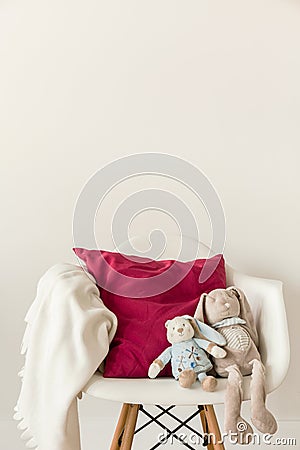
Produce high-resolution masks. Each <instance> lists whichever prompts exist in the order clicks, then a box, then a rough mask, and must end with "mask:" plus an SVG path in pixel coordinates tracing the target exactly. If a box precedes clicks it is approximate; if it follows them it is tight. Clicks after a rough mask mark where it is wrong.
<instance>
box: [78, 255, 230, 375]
mask: <svg viewBox="0 0 300 450" xmlns="http://www.w3.org/2000/svg"><path fill="white" fill-rule="evenodd" d="M73 250H74V252H75V253H76V255H77V256H78V257H79V258H80V259H81V260H83V261H84V262H85V263H86V266H87V269H88V271H89V272H90V273H91V274H92V275H93V276H94V277H95V279H96V281H97V285H98V288H99V291H100V297H101V299H102V300H103V302H104V304H105V305H106V306H107V308H109V309H110V310H111V311H112V312H114V313H115V315H116V316H117V318H118V328H117V332H116V335H115V337H114V339H113V341H112V343H111V346H110V351H109V354H108V355H107V357H106V362H105V370H104V376H105V377H117V378H119V377H121V378H123V377H131V378H144V377H147V374H148V367H149V365H150V364H151V362H152V361H153V360H154V359H155V358H156V357H157V356H158V355H159V354H160V353H161V352H162V351H163V350H164V349H165V348H166V347H168V346H169V345H170V344H169V343H168V341H167V339H166V328H165V325H164V324H165V322H166V321H167V320H168V319H172V318H173V317H175V316H180V315H183V314H189V315H193V314H194V312H195V310H196V307H197V305H198V301H199V297H200V295H201V294H202V293H203V292H209V291H211V290H213V289H216V288H225V287H226V275H225V264H224V259H223V256H222V255H216V256H214V257H212V258H210V259H197V260H195V261H190V262H179V261H174V260H160V261H155V260H151V259H147V258H140V257H137V256H134V257H133V256H127V255H121V254H120V253H114V252H108V251H103V250H86V249H83V248H74V249H73ZM205 262H206V265H205V267H206V268H210V269H211V270H210V272H213V273H212V274H211V275H210V276H209V277H208V279H207V280H206V281H204V282H200V283H199V277H200V274H201V272H202V274H203V267H204V264H205ZM213 269H214V270H213ZM179 280H180V281H179ZM178 281H179V282H178ZM200 281H201V280H200ZM160 376H171V368H170V365H167V366H166V367H165V368H164V370H163V371H162V372H161V373H160Z"/></svg>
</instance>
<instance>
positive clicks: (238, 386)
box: [149, 287, 277, 444]
mask: <svg viewBox="0 0 300 450" xmlns="http://www.w3.org/2000/svg"><path fill="white" fill-rule="evenodd" d="M194 319H195V321H193V320H192V318H190V317H181V318H178V317H176V318H175V319H173V320H171V321H168V322H167V323H166V327H167V337H168V341H169V342H170V343H172V347H169V348H167V349H166V350H165V351H164V352H163V353H162V354H161V355H160V356H159V357H158V358H157V359H156V360H155V361H154V362H153V363H152V364H151V366H150V368H149V376H150V377H151V378H154V377H155V376H157V374H158V373H159V371H160V370H161V369H162V368H163V367H164V365H165V364H166V363H167V362H168V361H169V360H171V362H172V368H173V375H174V377H175V378H177V379H178V380H179V383H180V384H181V386H183V387H191V385H192V383H193V382H194V381H195V380H196V378H198V379H199V380H200V381H201V382H202V386H203V389H205V390H207V391H213V390H214V389H215V387H216V379H215V378H213V377H212V376H211V375H207V373H206V372H208V371H209V370H210V369H211V367H212V366H211V364H210V360H209V359H208V357H207V355H206V354H205V352H204V350H205V351H206V352H207V353H209V354H210V355H211V356H212V360H213V365H214V369H215V372H216V374H217V375H219V376H221V377H228V382H227V388H226V393H225V414H224V428H225V432H227V433H234V434H235V436H238V440H239V443H241V444H243V443H246V441H247V439H248V436H249V435H251V434H252V433H253V430H252V427H251V426H250V424H249V423H248V422H247V421H246V420H245V419H244V418H242V417H241V403H242V395H243V393H242V381H243V375H250V374H251V384H250V395H251V420H252V423H253V424H254V425H255V427H256V428H257V429H258V430H259V431H260V432H262V433H269V434H274V433H275V432H276V430H277V423H276V420H275V418H274V416H273V415H272V414H271V412H270V411H269V410H268V409H267V408H266V405H265V399H266V394H265V370H264V366H263V364H262V362H261V358H260V354H259V351H258V348H257V346H258V335H257V331H256V328H255V323H254V319H253V315H252V312H251V309H250V305H249V303H248V301H247V299H246V296H245V294H244V293H243V291H241V290H240V289H238V288H236V287H229V288H227V289H215V290H213V291H211V292H210V293H209V294H202V295H201V297H200V301H199V304H198V307H197V310H196V312H195V317H194ZM206 327H207V328H206ZM186 329H187V330H189V332H187V331H186ZM195 333H196V336H197V335H198V337H196V336H195ZM199 336H200V339H199ZM216 344H218V345H221V346H223V348H220V347H218V346H217V345H216ZM192 351H193V352H194V353H195V351H196V352H197V354H198V355H197V356H198V357H199V358H200V359H199V360H198V363H197V356H196V355H195V359H194V358H193V356H194V353H193V355H192V353H191V352H192ZM200 362H201V364H200Z"/></svg>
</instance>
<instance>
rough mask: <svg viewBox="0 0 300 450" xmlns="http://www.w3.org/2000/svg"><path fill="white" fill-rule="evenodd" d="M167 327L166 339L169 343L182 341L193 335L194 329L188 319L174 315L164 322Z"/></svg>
mask: <svg viewBox="0 0 300 450" xmlns="http://www.w3.org/2000/svg"><path fill="white" fill-rule="evenodd" d="M165 326H166V328H167V339H168V341H169V342H170V344H176V343H177V342H184V341H188V340H189V339H192V337H194V334H195V331H194V328H193V326H192V324H191V322H190V320H189V319H186V318H184V317H174V319H172V320H167V322H166V323H165Z"/></svg>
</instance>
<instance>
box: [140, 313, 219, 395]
mask: <svg viewBox="0 0 300 450" xmlns="http://www.w3.org/2000/svg"><path fill="white" fill-rule="evenodd" d="M165 326H166V328H167V339H168V341H169V342H170V344H172V345H171V346H170V347H168V348H166V349H165V350H164V351H163V352H162V353H161V354H160V355H159V356H158V357H157V358H156V359H155V360H154V361H153V362H152V364H151V365H150V367H149V370H148V376H149V377H150V378H155V377H156V376H157V375H158V374H159V372H160V371H161V370H162V369H163V368H164V366H165V365H166V364H167V363H168V362H169V361H171V365H172V373H173V376H174V378H175V379H177V380H179V384H180V386H182V387H184V388H190V387H191V386H192V384H193V383H194V382H195V381H196V380H197V379H198V380H199V381H200V382H201V385H202V388H203V389H204V390H205V391H214V390H215V388H216V384H217V380H216V379H215V378H214V377H213V376H208V375H207V374H206V372H208V371H209V370H210V369H212V363H211V361H210V360H209V359H208V357H207V355H206V353H205V352H207V353H209V354H211V355H212V356H214V357H215V358H224V357H225V356H226V351H225V350H223V349H222V348H221V347H218V345H225V344H226V339H225V338H224V337H223V336H222V335H221V334H220V333H219V332H218V331H216V330H214V329H212V328H211V327H209V326H208V325H206V324H204V323H200V322H198V321H197V320H195V319H194V318H193V317H190V316H181V317H175V318H174V319H172V320H168V321H167V322H166V323H165ZM216 344H218V345H216Z"/></svg>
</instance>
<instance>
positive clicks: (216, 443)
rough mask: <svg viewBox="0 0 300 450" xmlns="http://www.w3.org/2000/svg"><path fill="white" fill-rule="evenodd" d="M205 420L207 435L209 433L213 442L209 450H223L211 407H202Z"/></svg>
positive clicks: (216, 421)
mask: <svg viewBox="0 0 300 450" xmlns="http://www.w3.org/2000/svg"><path fill="white" fill-rule="evenodd" d="M203 408H204V413H205V418H206V421H207V428H208V433H211V434H212V435H213V437H214V436H215V438H214V439H215V440H213V441H212V446H211V447H210V448H209V447H208V448H209V450H212V449H213V450H225V447H224V444H222V443H221V432H220V428H219V424H218V420H217V417H216V414H215V410H214V407H213V405H203Z"/></svg>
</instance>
